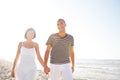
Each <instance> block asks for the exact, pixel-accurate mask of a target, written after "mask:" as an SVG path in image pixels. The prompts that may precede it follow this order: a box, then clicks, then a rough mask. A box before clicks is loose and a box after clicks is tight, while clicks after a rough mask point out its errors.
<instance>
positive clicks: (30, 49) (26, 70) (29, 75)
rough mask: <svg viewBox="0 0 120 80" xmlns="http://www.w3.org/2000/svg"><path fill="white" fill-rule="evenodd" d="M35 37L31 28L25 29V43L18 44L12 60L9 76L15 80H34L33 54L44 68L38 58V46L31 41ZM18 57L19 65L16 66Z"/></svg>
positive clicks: (39, 57)
mask: <svg viewBox="0 0 120 80" xmlns="http://www.w3.org/2000/svg"><path fill="white" fill-rule="evenodd" d="M35 37H36V32H35V30H34V29H33V28H29V29H27V31H26V32H25V38H26V41H24V42H19V45H18V50H17V54H16V57H15V60H14V64H13V68H12V72H11V76H12V77H15V79H16V80H35V79H36V71H37V68H36V64H35V53H36V55H37V59H38V61H39V62H40V63H41V65H42V66H43V67H44V62H43V60H42V58H41V56H40V52H39V45H38V43H36V42H33V41H32V40H33V39H34V38H35ZM19 56H20V63H19V65H17V66H16V64H17V62H18V59H19Z"/></svg>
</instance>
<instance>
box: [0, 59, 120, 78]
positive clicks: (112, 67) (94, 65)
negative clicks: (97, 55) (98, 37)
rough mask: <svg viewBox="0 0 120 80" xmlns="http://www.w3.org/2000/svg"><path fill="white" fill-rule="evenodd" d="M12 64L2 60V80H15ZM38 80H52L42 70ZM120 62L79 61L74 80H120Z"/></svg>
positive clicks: (0, 66)
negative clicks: (12, 73) (11, 74)
mask: <svg viewBox="0 0 120 80" xmlns="http://www.w3.org/2000/svg"><path fill="white" fill-rule="evenodd" d="M12 64H13V63H12V62H9V61H7V60H2V59H0V80H15V79H14V78H12V77H11V76H10V73H11V68H12ZM37 74H38V75H37V79H36V80H50V77H49V76H48V75H46V74H45V73H44V72H43V71H42V70H38V71H37ZM119 75H120V60H78V61H77V62H76V65H75V71H74V73H73V77H74V80H120V77H119Z"/></svg>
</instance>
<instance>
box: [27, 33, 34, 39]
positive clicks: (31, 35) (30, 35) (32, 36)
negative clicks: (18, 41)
mask: <svg viewBox="0 0 120 80" xmlns="http://www.w3.org/2000/svg"><path fill="white" fill-rule="evenodd" d="M34 35H35V34H34V32H33V31H28V32H27V34H26V37H27V39H33V38H34Z"/></svg>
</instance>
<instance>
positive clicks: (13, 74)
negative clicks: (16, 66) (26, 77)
mask: <svg viewBox="0 0 120 80" xmlns="http://www.w3.org/2000/svg"><path fill="white" fill-rule="evenodd" d="M11 77H13V78H14V77H15V73H14V70H12V72H11Z"/></svg>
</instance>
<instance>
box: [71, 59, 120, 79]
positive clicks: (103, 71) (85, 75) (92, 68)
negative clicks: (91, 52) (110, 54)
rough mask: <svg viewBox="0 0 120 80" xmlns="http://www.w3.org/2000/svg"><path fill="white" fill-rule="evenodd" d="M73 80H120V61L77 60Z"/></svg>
mask: <svg viewBox="0 0 120 80" xmlns="http://www.w3.org/2000/svg"><path fill="white" fill-rule="evenodd" d="M73 77H74V80H120V59H78V60H76V63H75V71H74V73H73Z"/></svg>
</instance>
